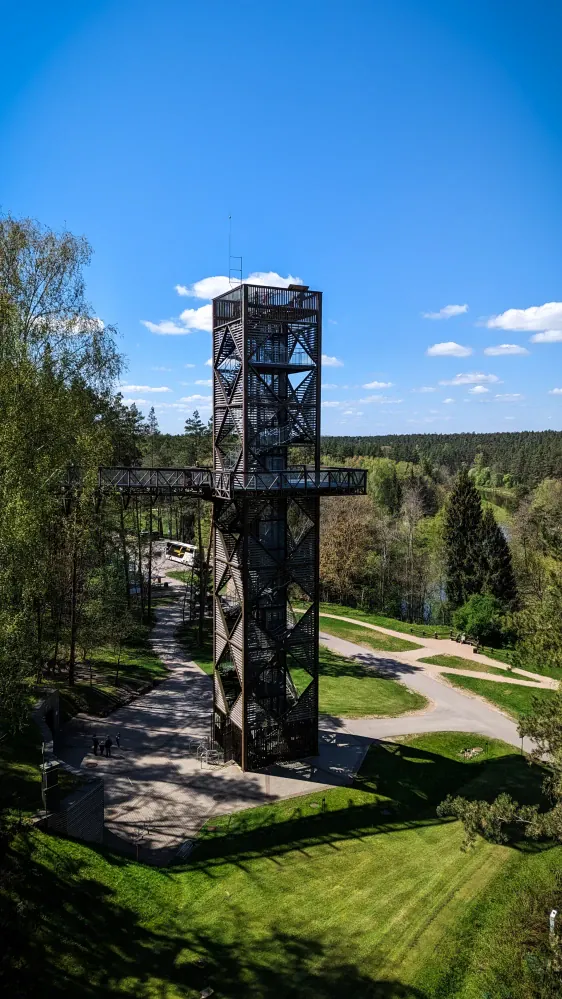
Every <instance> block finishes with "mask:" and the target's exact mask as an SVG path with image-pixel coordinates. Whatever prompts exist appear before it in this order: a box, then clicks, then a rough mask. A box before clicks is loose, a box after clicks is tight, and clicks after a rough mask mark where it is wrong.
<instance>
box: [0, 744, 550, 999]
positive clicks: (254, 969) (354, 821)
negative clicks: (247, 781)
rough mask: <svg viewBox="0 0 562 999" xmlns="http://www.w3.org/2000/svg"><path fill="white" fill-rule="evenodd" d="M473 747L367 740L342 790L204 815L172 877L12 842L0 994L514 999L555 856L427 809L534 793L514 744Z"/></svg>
mask: <svg viewBox="0 0 562 999" xmlns="http://www.w3.org/2000/svg"><path fill="white" fill-rule="evenodd" d="M478 745H479V742H478V738H475V737H474V736H470V735H463V734H462V733H461V734H458V733H456V734H450V733H444V734H441V735H432V736H427V737H419V738H416V739H412V740H410V741H409V742H407V743H405V742H400V743H390V744H383V745H380V746H374V747H373V748H372V749H371V750H370V752H369V754H368V756H367V757H366V760H365V764H364V766H363V768H362V770H361V773H360V775H359V777H358V779H357V781H356V782H355V785H354V786H353V787H351V788H339V789H333V790H331V791H328V792H326V793H325V794H318V793H316V794H312V795H311V794H309V795H304V796H303V797H299V798H296V799H292V800H289V801H285V802H280V803H277V804H272V805H268V806H265V807H263V808H257V809H252V810H249V811H247V812H243V813H238V814H237V815H235V816H232V817H231V818H229V817H222V818H220V819H217V820H216V821H214V822H211V823H210V824H209V826H208V828H207V830H206V832H205V833H204V834H203V835H202V837H201V844H200V846H199V848H198V849H197V850H196V851H195V852H194V853H193V855H192V858H191V862H190V863H189V864H186V865H183V866H176V867H172V868H166V869H157V868H147V867H143V866H142V865H139V864H136V863H134V862H132V861H130V860H128V859H125V858H123V857H120V856H116V855H113V854H111V853H108V852H106V851H104V850H100V849H90V848H88V847H87V846H84V845H81V844H77V843H73V842H70V841H64V840H60V839H54V838H51V837H47V836H45V835H42V834H41V833H22V834H21V835H20V836H19V838H17V839H16V840H15V841H14V843H13V844H12V847H11V849H10V850H9V853H8V856H7V861H6V867H5V871H6V877H5V879H4V891H3V895H2V909H1V910H0V911H1V918H2V926H1V929H2V933H3V940H4V954H5V957H4V961H3V963H2V964H1V965H0V969H1V970H0V984H2V981H1V977H2V975H3V976H4V984H6V983H7V982H8V981H9V982H10V990H9V991H7V992H6V994H9V995H10V999H23V997H25V999H35V997H36V996H37V997H39V996H41V997H42V999H50V997H55V996H56V997H59V996H62V997H66V996H68V997H70V996H72V997H75V996H76V995H81V996H84V997H87V999H97V997H99V999H102V997H103V999H117V997H120V999H123V997H130V999H133V997H134V999H139V997H142V999H192V997H197V996H200V994H201V992H202V991H203V990H204V989H206V988H212V989H213V990H214V995H216V996H217V997H223V999H227V997H228V999H238V997H248V996H252V999H262V997H263V999H265V997H270V996H271V997H273V996H275V997H280V999H297V997H299V999H301V997H302V999H336V997H340V996H341V995H345V996H346V997H348V999H441V997H442V999H445V997H446V999H454V997H456V999H476V997H478V999H481V997H482V996H484V995H486V994H487V991H488V994H489V995H491V996H494V997H495V996H500V995H502V994H504V995H510V996H511V997H512V999H527V995H528V994H527V993H524V992H522V991H521V988H520V986H521V982H522V975H521V972H520V968H521V964H522V955H523V954H524V949H525V947H526V946H527V942H526V940H525V934H524V928H523V927H520V926H519V924H518V922H517V920H518V919H519V920H520V916H521V908H520V906H518V902H517V898H518V893H519V897H520V896H521V892H524V891H535V892H536V891H537V890H539V889H540V890H541V891H542V890H543V889H544V891H545V892H548V891H550V892H551V893H552V890H553V884H554V881H553V872H554V870H555V868H556V866H557V865H560V861H561V859H562V848H559V847H557V848H555V849H552V850H542V851H541V850H537V851H536V852H531V853H527V852H525V851H522V850H513V849H510V848H508V847H505V846H492V845H489V844H486V843H483V842H479V843H478V844H477V846H476V848H475V849H474V850H472V851H470V852H468V853H466V852H463V851H462V850H461V844H462V838H463V837H462V829H461V828H460V826H459V824H458V823H456V822H451V821H442V820H438V819H437V817H436V815H435V805H436V803H437V802H438V801H439V800H441V798H442V797H443V796H444V795H445V794H446V793H447V792H448V791H451V792H454V791H459V792H460V791H462V792H463V793H466V794H468V795H470V794H475V795H481V794H485V795H493V794H495V793H496V792H497V790H498V789H499V788H500V787H504V786H505V785H506V784H507V785H508V786H509V785H511V784H513V783H515V784H516V785H517V787H518V788H519V789H520V791H521V793H522V794H523V796H524V797H526V798H527V800H532V799H533V798H536V797H537V794H538V790H537V787H538V783H539V780H540V774H539V772H538V771H537V770H535V769H532V768H529V767H528V765H527V763H526V761H525V760H524V759H522V758H521V757H520V756H518V755H517V754H516V753H514V751H513V749H512V747H509V746H505V745H503V744H501V743H497V742H494V741H493V740H492V741H490V742H489V743H484V744H482V741H481V740H480V748H482V750H483V752H482V753H481V754H479V755H478V756H476V757H475V758H474V759H472V760H471V761H467V760H466V759H465V757H464V756H462V755H461V753H462V751H463V750H465V749H467V748H472V747H475V746H478ZM548 900H549V899H547V898H546V895H545V897H544V899H543V901H545V902H546V901H548ZM541 904H542V903H541ZM508 917H509V919H510V931H509V932H507V931H506V928H505V920H506V918H508ZM535 945H536V946H538V947H539V952H540V945H541V941H540V940H539V942H538V945H537V941H536V940H535ZM498 983H499V984H498ZM499 985H501V988H504V989H508V990H509V989H511V991H505V992H504V993H502V992H500V991H498V988H499Z"/></svg>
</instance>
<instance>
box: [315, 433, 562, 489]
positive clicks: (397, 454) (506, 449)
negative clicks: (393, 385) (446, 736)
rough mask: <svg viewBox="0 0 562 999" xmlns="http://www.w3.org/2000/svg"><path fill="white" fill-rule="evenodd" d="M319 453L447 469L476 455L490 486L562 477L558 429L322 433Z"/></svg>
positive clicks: (469, 462)
mask: <svg viewBox="0 0 562 999" xmlns="http://www.w3.org/2000/svg"><path fill="white" fill-rule="evenodd" d="M322 452H323V454H325V455H329V456H330V457H331V458H332V459H333V460H334V461H335V462H341V461H345V460H346V459H348V458H354V457H358V456H363V457H368V458H379V457H387V458H392V459H393V460H394V461H406V462H411V463H413V464H420V463H421V462H423V461H424V460H425V461H428V462H430V463H431V464H432V465H440V466H442V467H444V468H447V469H448V470H449V471H451V472H456V471H458V470H459V469H460V468H462V467H463V466H467V467H468V466H469V465H472V463H473V462H474V461H475V460H476V458H477V457H478V456H479V455H481V456H482V463H483V464H484V465H485V466H486V467H488V468H489V469H490V472H491V476H492V478H493V480H494V484H502V483H501V480H502V479H505V477H506V476H508V481H509V482H510V483H517V484H519V485H520V486H523V487H530V486H535V485H538V483H539V482H540V481H541V480H542V479H546V478H556V477H559V476H560V475H562V431H560V430H538V431H536V430H523V431H519V432H513V433H493V434H481V433H472V432H471V433H464V434H389V435H387V436H373V437H363V436H362V437H323V438H322Z"/></svg>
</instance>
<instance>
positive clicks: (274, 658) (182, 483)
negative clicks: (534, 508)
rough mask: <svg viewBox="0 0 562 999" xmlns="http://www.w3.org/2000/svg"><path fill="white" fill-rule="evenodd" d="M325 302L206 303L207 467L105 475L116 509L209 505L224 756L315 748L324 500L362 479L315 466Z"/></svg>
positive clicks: (258, 757)
mask: <svg viewBox="0 0 562 999" xmlns="http://www.w3.org/2000/svg"><path fill="white" fill-rule="evenodd" d="M321 346H322V294H321V292H318V291H310V290H309V288H308V287H306V286H304V285H290V286H289V287H288V288H274V287H265V286H262V285H251V284H240V285H238V286H237V287H234V288H232V289H231V290H230V291H228V292H226V294H224V295H220V296H218V297H217V298H215V299H214V300H213V358H212V362H213V468H212V469H211V468H151V469H147V468H101V469H100V482H99V486H100V493H101V494H103V493H107V492H118V493H121V494H122V496H123V501H124V502H126V501H127V500H128V498H129V497H130V496H132V495H139V494H144V495H147V496H149V497H150V502H151V503H153V502H156V501H157V500H159V499H161V498H163V497H167V498H170V499H171V498H172V497H174V496H178V495H180V496H199V497H202V498H204V499H209V500H211V501H212V504H213V521H212V532H213V537H212V541H213V545H212V550H213V619H214V620H213V633H214V634H213V643H214V675H213V717H212V733H213V739H214V742H215V745H216V746H217V748H218V746H220V747H222V750H223V752H224V756H225V760H235V761H236V763H238V764H239V765H240V766H241V767H242V769H243V770H257V769H260V768H261V767H264V766H267V765H268V764H270V763H272V762H274V761H276V760H292V759H299V758H301V757H303V756H314V755H316V754H317V752H318V601H319V527H320V498H321V497H322V496H347V495H358V494H363V493H365V491H366V472H365V471H364V470H363V469H357V468H326V467H324V466H321V465H320V376H321V356H322V355H321Z"/></svg>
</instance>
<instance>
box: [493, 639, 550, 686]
mask: <svg viewBox="0 0 562 999" xmlns="http://www.w3.org/2000/svg"><path fill="white" fill-rule="evenodd" d="M480 651H481V652H482V653H483V655H485V656H489V657H490V659H498V660H499V661H500V662H503V663H508V664H509V665H510V666H512V665H514V656H515V649H514V648H513V647H512V646H507V647H506V648H503V649H492V648H484V646H482V647H481V650H480ZM519 665H520V664H519V663H517V666H519ZM520 668H521V669H527V670H529V672H530V673H539V674H541V675H542V676H550V677H551V678H552V679H553V680H562V670H561V669H559V668H557V667H556V666H548V665H544V664H543V663H536V664H533V665H532V666H530V665H527V664H526V663H522V664H521V666H520Z"/></svg>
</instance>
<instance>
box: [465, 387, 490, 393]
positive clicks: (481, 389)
mask: <svg viewBox="0 0 562 999" xmlns="http://www.w3.org/2000/svg"><path fill="white" fill-rule="evenodd" d="M468 391H469V392H471V393H472V395H484V393H485V392H489V391H490V389H489V388H486V386H485V385H473V386H472V388H469V390H468Z"/></svg>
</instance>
